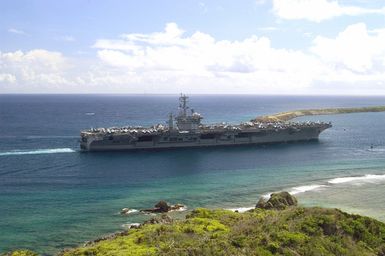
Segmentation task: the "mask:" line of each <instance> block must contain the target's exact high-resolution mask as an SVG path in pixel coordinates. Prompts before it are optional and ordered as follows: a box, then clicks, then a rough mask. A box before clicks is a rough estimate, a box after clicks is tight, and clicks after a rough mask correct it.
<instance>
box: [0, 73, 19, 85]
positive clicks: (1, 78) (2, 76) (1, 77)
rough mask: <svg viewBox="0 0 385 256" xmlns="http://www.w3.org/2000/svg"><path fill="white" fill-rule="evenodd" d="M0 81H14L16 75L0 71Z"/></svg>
mask: <svg viewBox="0 0 385 256" xmlns="http://www.w3.org/2000/svg"><path fill="white" fill-rule="evenodd" d="M0 82H7V83H14V82H16V77H15V76H14V75H12V74H6V73H0Z"/></svg>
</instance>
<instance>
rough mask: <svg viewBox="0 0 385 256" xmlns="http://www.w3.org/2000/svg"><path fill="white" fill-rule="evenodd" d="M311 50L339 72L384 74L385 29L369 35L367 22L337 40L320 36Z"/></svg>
mask: <svg viewBox="0 0 385 256" xmlns="http://www.w3.org/2000/svg"><path fill="white" fill-rule="evenodd" d="M311 51H312V52H313V53H315V54H317V55H318V56H319V57H320V58H321V59H322V60H323V61H324V62H326V63H328V64H329V65H333V66H335V67H336V68H338V69H348V70H351V71H353V72H361V73H363V72H371V73H373V72H383V71H384V64H385V63H384V61H385V30H378V31H375V32H373V33H369V31H368V30H367V28H366V25H365V24H364V23H358V24H354V25H350V26H348V27H347V28H346V29H345V30H344V31H342V32H341V33H339V34H338V35H337V37H336V38H327V37H323V36H317V37H316V38H315V39H314V44H313V46H312V47H311Z"/></svg>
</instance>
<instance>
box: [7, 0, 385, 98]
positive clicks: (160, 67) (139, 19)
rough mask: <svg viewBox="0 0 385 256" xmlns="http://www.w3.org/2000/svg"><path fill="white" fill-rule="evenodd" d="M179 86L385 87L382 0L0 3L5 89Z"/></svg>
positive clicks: (217, 89)
mask: <svg viewBox="0 0 385 256" xmlns="http://www.w3.org/2000/svg"><path fill="white" fill-rule="evenodd" d="M180 92H183V93H193V94H284V95H289V94H296V95H298V94H303V95H385V1H383V0H350V1H347V0H339V1H338V0H239V1H234V0H210V1H209V0H197V1H195V0H184V1H180V0H163V1H159V0H152V1H150V0H141V1H133V0H109V1H97V0H66V1H51V0H2V1H0V93H114V94H116V93H135V94H138V93H139V94H143V93H145V94H149V93H153V94H170V93H172V94H174V93H180Z"/></svg>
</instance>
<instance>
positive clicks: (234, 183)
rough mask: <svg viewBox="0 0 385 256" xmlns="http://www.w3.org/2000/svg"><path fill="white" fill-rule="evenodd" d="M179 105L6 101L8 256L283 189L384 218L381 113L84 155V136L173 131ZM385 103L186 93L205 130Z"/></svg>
mask: <svg viewBox="0 0 385 256" xmlns="http://www.w3.org/2000/svg"><path fill="white" fill-rule="evenodd" d="M177 103H178V95H0V253H1V252H6V251H9V250H12V249H16V248H21V247H22V248H29V249H32V250H35V251H37V252H40V253H43V254H45V255H51V254H54V253H56V252H58V251H60V250H62V249H64V248H68V247H73V246H77V245H81V244H83V243H84V241H87V240H92V239H96V238H98V237H100V236H103V235H105V234H108V233H112V232H115V231H119V230H124V229H125V228H126V227H127V225H129V224H130V223H138V222H139V223H140V222H142V221H144V220H146V219H148V218H151V217H152V216H151V215H144V214H140V213H139V212H137V211H133V212H132V213H131V214H129V215H127V216H121V215H120V214H119V211H120V210H121V209H122V208H125V207H128V208H130V209H136V210H139V209H143V208H150V207H152V206H153V205H154V204H156V203H157V202H158V201H159V200H166V201H168V202H170V203H172V204H174V203H182V204H184V205H186V206H187V209H188V210H191V209H193V208H195V207H208V208H218V207H221V208H229V209H235V208H239V209H244V208H249V207H253V206H254V205H255V204H256V202H257V201H258V199H259V197H261V196H267V195H268V194H269V193H271V192H274V191H280V190H286V191H289V192H292V193H293V194H295V196H297V197H298V199H299V202H300V204H301V205H304V206H323V207H333V208H334V207H336V208H340V209H342V210H345V211H348V212H351V213H358V214H363V215H368V216H371V217H374V218H377V219H379V220H382V221H385V197H384V196H383V195H384V194H385V113H356V114H341V115H329V116H312V117H302V118H298V119H297V120H302V121H303V120H320V121H331V122H332V123H333V127H332V128H330V129H328V130H326V131H324V132H323V133H322V134H321V135H320V140H319V141H318V142H308V143H290V144H276V145H266V146H237V147H223V148H200V149H198V148H196V149H178V150H163V151H138V152H97V153H84V152H80V151H79V147H78V139H79V131H80V130H82V129H88V128H90V127H95V128H97V127H111V126H125V125H143V126H150V125H153V124H156V123H163V124H165V121H166V120H167V116H168V114H169V113H170V112H176V107H177ZM384 104H385V97H337V96H335V97H331V96H323V97H318V96H255V95H219V96H214V95H190V105H191V107H193V108H194V109H195V110H196V111H197V112H199V113H201V114H202V115H203V116H204V120H203V122H206V123H219V122H228V123H239V122H242V121H248V120H250V119H252V118H254V117H256V116H259V115H266V114H272V113H276V112H280V111H288V110H293V109H306V108H326V107H363V106H376V105H384ZM183 214H185V212H184V213H173V215H174V216H175V217H181V216H182V215H183Z"/></svg>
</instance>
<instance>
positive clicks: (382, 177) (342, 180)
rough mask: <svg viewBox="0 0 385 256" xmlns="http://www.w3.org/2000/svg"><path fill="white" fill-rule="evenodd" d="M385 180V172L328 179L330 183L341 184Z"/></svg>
mask: <svg viewBox="0 0 385 256" xmlns="http://www.w3.org/2000/svg"><path fill="white" fill-rule="evenodd" d="M381 180H385V174H382V175H379V174H367V175H364V176H350V177H341V178H334V179H331V180H329V181H328V183H330V184H341V183H355V182H374V181H381Z"/></svg>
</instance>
